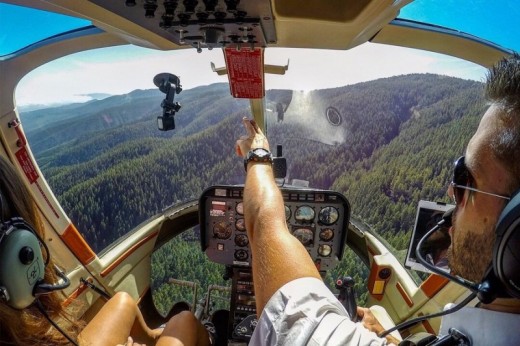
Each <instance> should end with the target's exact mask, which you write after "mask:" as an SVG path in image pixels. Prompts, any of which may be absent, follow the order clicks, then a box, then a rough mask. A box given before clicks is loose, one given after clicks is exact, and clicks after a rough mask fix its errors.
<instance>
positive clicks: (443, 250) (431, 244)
mask: <svg viewBox="0 0 520 346" xmlns="http://www.w3.org/2000/svg"><path fill="white" fill-rule="evenodd" d="M454 207H455V206H454V205H451V204H446V203H442V202H431V201H423V200H421V201H419V206H418V207H417V215H416V216H415V225H414V228H413V232H412V236H411V237H410V244H409V245H408V252H407V254H406V259H405V263H404V266H405V267H406V268H408V269H413V270H418V271H422V272H426V273H431V271H430V270H428V269H427V268H426V267H424V266H423V265H422V264H421V263H420V262H419V261H418V260H417V258H416V255H415V249H416V248H417V244H418V243H419V241H420V240H421V238H422V237H423V236H424V235H425V234H426V233H428V231H430V230H431V229H432V228H433V227H435V225H437V223H438V222H439V221H440V220H441V219H442V215H444V213H445V212H447V211H448V210H451V209H453V208H454ZM450 244H451V238H450V235H449V233H448V228H446V227H441V228H439V229H438V230H437V231H435V232H433V233H432V234H431V235H430V236H429V237H428V239H426V240H425V241H424V243H423V247H422V251H421V254H422V255H423V257H424V258H425V259H426V260H427V261H428V262H429V263H431V264H432V265H434V266H436V267H437V268H440V269H443V270H445V271H446V272H449V268H448V258H447V252H448V248H449V246H450Z"/></svg>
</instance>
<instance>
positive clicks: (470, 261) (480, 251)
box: [448, 211, 495, 282]
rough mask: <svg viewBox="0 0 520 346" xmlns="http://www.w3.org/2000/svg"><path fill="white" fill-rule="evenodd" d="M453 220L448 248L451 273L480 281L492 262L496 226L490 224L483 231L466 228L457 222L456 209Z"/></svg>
mask: <svg viewBox="0 0 520 346" xmlns="http://www.w3.org/2000/svg"><path fill="white" fill-rule="evenodd" d="M453 220H454V223H453V230H452V237H451V245H450V247H449V249H448V263H449V267H450V269H451V274H453V275H458V276H460V277H463V278H464V279H466V280H470V281H473V282H480V281H481V280H482V279H483V277H484V274H485V272H486V270H487V269H488V267H489V265H490V264H491V263H492V255H493V246H494V244H495V228H494V227H489V224H488V225H487V226H486V229H484V230H483V232H474V231H473V230H472V229H466V228H465V227H463V226H462V225H460V224H458V223H457V218H456V211H455V214H454V215H453Z"/></svg>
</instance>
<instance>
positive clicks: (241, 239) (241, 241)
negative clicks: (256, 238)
mask: <svg viewBox="0 0 520 346" xmlns="http://www.w3.org/2000/svg"><path fill="white" fill-rule="evenodd" d="M235 244H237V245H238V246H247V244H249V239H247V235H245V234H237V235H236V236H235Z"/></svg>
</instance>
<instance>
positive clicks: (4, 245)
mask: <svg viewBox="0 0 520 346" xmlns="http://www.w3.org/2000/svg"><path fill="white" fill-rule="evenodd" d="M4 202H5V201H4V198H3V194H2V192H1V191H0V300H3V301H4V302H6V303H7V304H8V305H9V306H11V307H13V308H15V309H24V308H26V307H28V306H29V305H31V304H32V303H33V302H34V301H35V300H36V298H37V297H38V296H40V295H42V294H47V293H50V292H52V291H56V290H61V289H64V288H66V287H68V286H69V284H70V281H69V280H68V278H67V277H66V275H65V274H64V273H62V272H61V271H59V270H58V269H57V268H56V269H57V274H58V276H60V277H61V278H62V279H63V280H64V282H63V283H61V284H56V285H52V284H46V283H43V279H44V275H45V267H46V266H47V264H48V263H49V260H50V253H49V249H48V248H47V245H45V242H44V241H43V239H41V237H40V236H39V235H38V233H37V232H36V231H35V230H34V228H33V227H31V225H29V224H28V223H27V222H26V221H25V220H24V219H23V218H21V217H11V218H10V219H7V209H6V204H5V203H4ZM42 247H43V249H45V252H46V255H47V256H46V260H45V261H44V260H43V253H42Z"/></svg>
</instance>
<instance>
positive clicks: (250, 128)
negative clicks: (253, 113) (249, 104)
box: [242, 117, 256, 137]
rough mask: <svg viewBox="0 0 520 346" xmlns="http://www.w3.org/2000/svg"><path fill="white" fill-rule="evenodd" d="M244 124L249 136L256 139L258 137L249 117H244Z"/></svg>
mask: <svg viewBox="0 0 520 346" xmlns="http://www.w3.org/2000/svg"><path fill="white" fill-rule="evenodd" d="M242 122H243V123H244V127H245V128H246V131H247V135H248V136H249V137H254V136H255V135H256V131H255V128H254V127H253V124H251V121H250V120H249V119H248V118H247V117H243V118H242Z"/></svg>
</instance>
